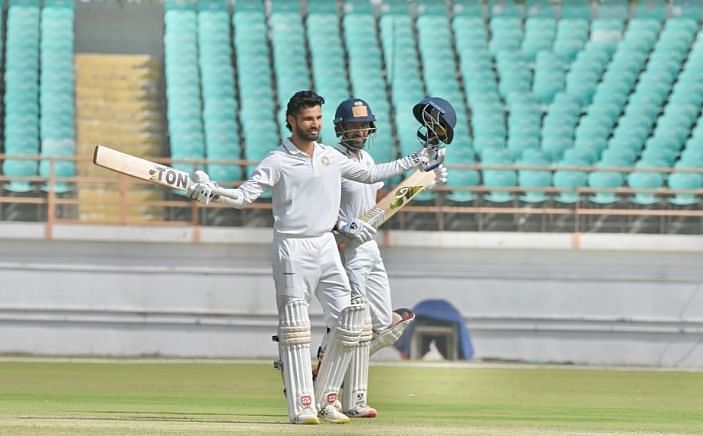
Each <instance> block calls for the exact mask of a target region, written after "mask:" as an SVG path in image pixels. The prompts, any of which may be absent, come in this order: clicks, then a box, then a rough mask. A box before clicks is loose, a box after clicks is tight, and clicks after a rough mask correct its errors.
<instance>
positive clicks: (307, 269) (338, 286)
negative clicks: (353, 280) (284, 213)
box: [271, 232, 351, 328]
mask: <svg viewBox="0 0 703 436" xmlns="http://www.w3.org/2000/svg"><path fill="white" fill-rule="evenodd" d="M271 262H272V267H273V281H274V283H275V286H276V297H277V300H278V301H280V300H281V298H282V297H289V298H290V297H292V298H304V299H305V301H307V302H308V303H310V299H311V295H312V293H313V292H314V293H315V296H316V297H317V299H318V301H319V302H320V305H321V306H322V310H323V311H324V314H325V324H326V325H327V327H329V328H333V327H334V326H336V324H337V319H339V314H340V312H341V311H342V310H344V308H346V307H347V306H349V305H351V287H350V285H349V279H348V278H347V275H346V273H345V272H344V266H343V265H342V261H341V259H340V257H339V251H338V249H337V244H336V242H335V239H334V236H333V235H332V232H328V233H325V234H324V235H322V236H317V237H309V238H283V237H280V236H275V237H274V240H273V244H272V256H271Z"/></svg>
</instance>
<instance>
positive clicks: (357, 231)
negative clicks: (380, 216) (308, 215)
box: [334, 218, 376, 244]
mask: <svg viewBox="0 0 703 436" xmlns="http://www.w3.org/2000/svg"><path fill="white" fill-rule="evenodd" d="M334 229H335V230H336V231H338V232H339V233H341V234H342V235H344V236H346V237H347V238H350V239H356V240H357V241H359V242H361V243H362V244H363V243H364V242H368V241H370V240H372V239H373V238H374V236H376V229H375V228H373V226H371V225H369V224H367V223H365V222H364V221H362V220H360V219H358V218H357V219H354V220H351V221H349V222H346V221H343V220H341V219H340V220H339V221H337V225H336V226H335V228H334Z"/></svg>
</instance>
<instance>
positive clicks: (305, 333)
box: [278, 299, 315, 422]
mask: <svg viewBox="0 0 703 436" xmlns="http://www.w3.org/2000/svg"><path fill="white" fill-rule="evenodd" d="M278 352H279V354H280V358H281V363H282V364H283V368H282V369H283V381H284V384H285V386H286V399H287V401H288V418H289V420H290V421H291V422H297V420H298V419H299V416H301V415H306V414H310V413H314V412H315V409H314V407H315V396H314V389H313V385H312V375H311V374H310V367H311V366H312V361H311V359H310V319H309V317H308V304H307V303H306V302H305V300H302V299H290V300H288V301H286V302H284V303H283V304H281V305H280V306H279V322H278Z"/></svg>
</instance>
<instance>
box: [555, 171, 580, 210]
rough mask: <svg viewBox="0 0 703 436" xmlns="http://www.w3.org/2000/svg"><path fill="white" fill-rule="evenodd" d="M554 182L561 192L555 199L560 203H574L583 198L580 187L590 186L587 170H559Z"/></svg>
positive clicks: (556, 172)
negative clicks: (579, 191) (579, 190)
mask: <svg viewBox="0 0 703 436" xmlns="http://www.w3.org/2000/svg"><path fill="white" fill-rule="evenodd" d="M552 184H553V185H554V188H556V189H558V190H559V193H558V194H556V195H555V196H554V200H556V201H558V202H559V203H565V204H572V203H576V202H578V201H580V200H581V196H580V195H579V193H578V189H579V188H585V187H586V186H588V173H586V172H585V171H572V170H557V171H555V172H554V176H553V181H552Z"/></svg>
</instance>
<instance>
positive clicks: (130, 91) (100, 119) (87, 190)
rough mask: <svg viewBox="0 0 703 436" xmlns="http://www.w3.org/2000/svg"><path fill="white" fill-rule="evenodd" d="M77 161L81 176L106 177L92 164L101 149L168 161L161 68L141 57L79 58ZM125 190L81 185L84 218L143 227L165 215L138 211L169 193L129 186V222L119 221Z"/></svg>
mask: <svg viewBox="0 0 703 436" xmlns="http://www.w3.org/2000/svg"><path fill="white" fill-rule="evenodd" d="M75 71H76V83H75V86H76V88H75V94H76V129H77V147H76V155H77V157H79V158H81V160H80V161H79V167H78V174H79V175H80V176H94V175H107V174H108V173H107V171H106V170H103V169H100V168H98V167H96V166H95V165H93V164H92V159H91V158H92V155H93V150H94V148H95V145H96V144H102V145H105V146H108V147H114V148H117V149H119V150H121V151H124V152H125V153H130V154H134V155H137V156H163V154H164V149H165V145H166V137H165V134H164V131H163V111H164V107H163V102H164V97H163V91H162V65H161V61H160V60H158V59H155V58H151V57H148V56H141V55H107V54H76V56H75ZM124 188H125V187H124V186H119V187H118V186H115V185H96V184H95V183H90V182H86V183H81V184H80V185H79V186H78V197H79V199H80V203H81V208H80V211H79V218H80V219H82V220H89V221H109V222H120V221H124V220H125V219H126V218H129V219H130V220H132V221H135V220H136V221H144V220H148V219H150V218H152V217H154V216H160V214H161V213H162V212H161V211H160V210H159V209H158V208H144V207H139V206H138V205H139V203H141V202H142V201H144V200H159V199H162V198H163V196H164V192H165V191H164V190H163V189H159V188H157V187H156V186H152V185H141V184H140V185H138V186H132V185H130V188H129V189H130V192H129V202H130V203H134V205H135V206H134V207H131V208H129V212H128V216H126V217H125V216H120V215H119V213H118V211H119V210H120V208H119V207H118V204H119V202H120V198H121V197H120V195H119V190H120V189H124Z"/></svg>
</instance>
